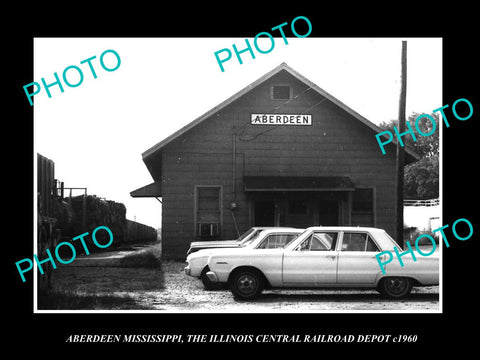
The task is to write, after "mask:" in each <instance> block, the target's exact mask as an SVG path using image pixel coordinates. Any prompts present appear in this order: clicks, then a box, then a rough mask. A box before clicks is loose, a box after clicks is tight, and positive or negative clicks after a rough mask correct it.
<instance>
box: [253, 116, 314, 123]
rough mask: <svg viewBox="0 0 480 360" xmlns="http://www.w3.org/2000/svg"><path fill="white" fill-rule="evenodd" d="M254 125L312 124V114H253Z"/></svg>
mask: <svg viewBox="0 0 480 360" xmlns="http://www.w3.org/2000/svg"><path fill="white" fill-rule="evenodd" d="M250 124H252V125H312V115H291V114H289V115H286V114H252V117H251V119H250Z"/></svg>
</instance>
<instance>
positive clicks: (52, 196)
mask: <svg viewBox="0 0 480 360" xmlns="http://www.w3.org/2000/svg"><path fill="white" fill-rule="evenodd" d="M62 188H63V184H62V183H59V182H58V181H57V180H56V179H55V163H54V162H53V161H52V160H50V159H48V158H46V157H44V156H42V155H40V154H37V252H36V254H37V257H38V258H39V259H44V258H46V257H47V256H48V255H47V253H46V250H47V249H54V248H55V247H56V246H57V244H58V243H59V242H60V236H61V235H60V234H61V228H62V227H65V226H67V224H68V223H69V222H71V220H72V217H73V212H72V209H71V207H70V206H69V205H68V204H67V203H66V202H65V201H63V199H62V197H63V194H62ZM42 268H43V271H44V275H43V276H38V286H39V288H40V289H46V288H48V287H50V285H51V273H52V265H51V263H50V262H46V263H44V264H43V265H42Z"/></svg>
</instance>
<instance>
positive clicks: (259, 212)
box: [253, 200, 275, 226]
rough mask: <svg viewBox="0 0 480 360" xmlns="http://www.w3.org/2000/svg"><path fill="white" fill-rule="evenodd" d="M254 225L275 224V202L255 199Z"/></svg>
mask: <svg viewBox="0 0 480 360" xmlns="http://www.w3.org/2000/svg"><path fill="white" fill-rule="evenodd" d="M253 225H254V226H275V202H274V201H271V200H255V201H254V203H253Z"/></svg>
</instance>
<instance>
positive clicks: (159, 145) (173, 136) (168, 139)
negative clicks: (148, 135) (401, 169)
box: [142, 63, 419, 160]
mask: <svg viewBox="0 0 480 360" xmlns="http://www.w3.org/2000/svg"><path fill="white" fill-rule="evenodd" d="M282 70H285V71H287V72H288V73H289V74H291V75H292V76H294V77H295V78H297V79H298V80H300V81H302V82H303V83H305V84H306V85H307V86H309V87H310V88H312V89H313V90H315V91H316V92H318V93H319V94H320V95H322V96H323V97H325V98H326V99H328V100H330V101H331V102H332V103H334V104H335V105H337V106H338V107H340V108H341V109H343V110H344V111H346V112H347V113H349V114H350V115H352V116H353V117H354V118H356V119H357V120H359V121H361V122H362V123H363V124H365V125H366V126H368V127H369V128H371V129H372V130H373V131H374V132H375V133H379V132H382V131H383V129H381V128H380V127H378V126H377V125H375V124H374V123H372V122H371V121H369V120H367V119H366V118H364V117H363V116H362V115H360V114H359V113H357V112H356V111H354V110H353V109H351V108H350V107H348V106H347V105H345V104H344V103H343V102H341V101H340V100H338V99H337V98H335V97H334V96H333V95H331V94H329V93H328V92H326V91H325V90H323V89H322V88H320V87H318V86H317V85H316V84H314V83H313V82H311V81H310V80H309V79H307V78H306V77H304V76H303V75H301V74H300V73H298V72H297V71H295V70H293V69H292V68H291V67H290V66H288V65H287V64H286V63H281V64H280V65H278V66H277V67H276V68H274V69H273V70H271V71H270V72H268V73H266V74H265V75H263V76H262V77H261V78H259V79H258V80H256V81H254V82H253V83H251V84H250V85H248V86H247V87H245V88H243V89H242V90H240V91H239V92H237V93H236V94H234V95H233V96H231V97H229V98H228V99H227V100H225V101H223V102H222V103H220V104H219V105H217V106H215V107H214V108H213V109H211V110H209V111H207V112H206V113H205V114H203V115H202V116H200V117H198V118H197V119H195V120H193V121H192V122H190V123H189V124H187V125H185V126H184V127H182V128H181V129H179V130H177V131H176V132H174V133H173V134H171V135H170V136H168V137H166V138H165V139H163V140H162V141H160V142H159V143H157V144H156V145H154V146H152V147H151V148H150V149H148V150H146V151H145V152H144V153H143V154H142V158H143V159H144V160H145V159H146V158H147V157H149V156H150V155H152V154H154V153H155V152H157V151H158V150H160V149H162V148H163V147H164V146H165V145H167V144H168V143H170V142H171V141H173V140H175V139H176V138H178V137H179V136H181V135H183V134H184V133H186V132H187V131H188V130H190V129H192V128H193V127H195V126H197V125H198V124H200V123H201V122H203V121H204V120H206V119H208V118H209V117H210V116H212V115H213V114H215V113H216V112H218V111H220V110H222V109H223V108H225V107H226V106H228V105H229V104H231V103H232V102H234V101H235V100H237V99H238V98H240V97H241V96H243V95H245V94H246V93H247V92H249V91H250V90H252V89H253V88H255V87H257V86H258V85H260V84H261V83H263V82H265V81H266V80H268V79H270V78H271V77H273V76H274V75H276V74H278V73H279V72H280V71H282ZM405 151H406V152H407V153H408V155H410V156H412V157H413V158H414V159H415V160H418V159H419V156H418V155H417V154H416V153H414V152H413V151H411V150H410V149H408V148H406V149H405Z"/></svg>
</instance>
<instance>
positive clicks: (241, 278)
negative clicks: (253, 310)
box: [229, 269, 263, 300]
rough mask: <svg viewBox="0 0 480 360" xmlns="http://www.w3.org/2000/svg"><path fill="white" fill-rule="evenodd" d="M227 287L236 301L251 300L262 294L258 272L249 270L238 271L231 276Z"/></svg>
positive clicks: (261, 283) (261, 281) (260, 277)
mask: <svg viewBox="0 0 480 360" xmlns="http://www.w3.org/2000/svg"><path fill="white" fill-rule="evenodd" d="M229 287H230V291H231V292H232V294H233V296H234V297H235V298H236V299H237V300H253V299H256V298H257V297H258V296H260V294H261V293H262V290H263V279H262V276H261V274H259V273H258V271H255V270H251V269H245V270H239V271H237V272H236V273H235V274H233V275H232V278H231V279H230V282H229Z"/></svg>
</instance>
